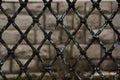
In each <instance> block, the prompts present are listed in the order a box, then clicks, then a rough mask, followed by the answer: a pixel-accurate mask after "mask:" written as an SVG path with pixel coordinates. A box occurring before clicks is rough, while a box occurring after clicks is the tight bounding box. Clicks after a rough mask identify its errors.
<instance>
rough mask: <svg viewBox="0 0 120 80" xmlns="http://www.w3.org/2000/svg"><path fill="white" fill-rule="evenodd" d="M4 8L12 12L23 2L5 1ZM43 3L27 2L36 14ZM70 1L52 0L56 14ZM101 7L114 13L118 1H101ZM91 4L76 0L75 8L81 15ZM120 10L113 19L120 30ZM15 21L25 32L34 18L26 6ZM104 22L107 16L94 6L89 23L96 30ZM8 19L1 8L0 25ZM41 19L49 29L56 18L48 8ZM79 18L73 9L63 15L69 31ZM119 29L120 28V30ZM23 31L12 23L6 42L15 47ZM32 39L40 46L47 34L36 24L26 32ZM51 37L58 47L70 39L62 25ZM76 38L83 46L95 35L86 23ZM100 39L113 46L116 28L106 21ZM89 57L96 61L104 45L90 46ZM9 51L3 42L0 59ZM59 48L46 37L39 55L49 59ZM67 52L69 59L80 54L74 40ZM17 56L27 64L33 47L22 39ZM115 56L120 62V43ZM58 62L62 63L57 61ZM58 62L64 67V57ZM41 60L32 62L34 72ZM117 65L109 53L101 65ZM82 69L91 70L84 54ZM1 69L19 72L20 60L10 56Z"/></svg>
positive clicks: (112, 68) (105, 68)
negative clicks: (18, 29)
mask: <svg viewBox="0 0 120 80" xmlns="http://www.w3.org/2000/svg"><path fill="white" fill-rule="evenodd" d="M2 5H3V7H4V9H5V10H6V11H7V12H8V13H9V14H11V15H12V14H13V13H14V12H15V11H16V10H17V9H18V7H19V6H20V4H19V3H14V2H11V3H7V2H5V3H2ZM43 5H44V4H43V3H41V2H40V3H34V2H33V3H28V5H27V6H28V7H29V9H30V10H31V11H32V12H33V13H34V15H37V14H39V12H40V11H41V10H42V8H43ZM67 6H68V5H67V3H65V2H53V3H52V8H53V10H54V11H55V12H56V14H57V15H58V16H59V15H61V14H62V13H63V12H64V11H65V10H66V9H67ZM100 6H101V9H102V11H103V12H104V14H105V15H107V16H110V15H111V13H112V12H113V11H114V10H115V9H116V7H117V3H116V2H110V1H107V2H104V1H103V2H101V4H100ZM91 7H92V4H91V2H77V3H76V8H77V9H78V10H79V11H80V13H81V15H82V16H84V15H85V14H86V13H87V12H88V11H89V10H90V8H91ZM119 21H120V14H119V13H118V14H117V15H116V17H115V18H114V20H113V24H114V26H115V28H117V29H118V30H119V29H120V22H119ZM15 22H16V23H17V24H18V26H19V28H20V29H21V30H22V31H23V32H24V31H25V30H26V29H27V28H28V26H29V25H30V24H31V22H32V18H31V17H30V16H29V15H28V13H27V12H26V10H25V9H24V10H22V12H21V13H20V14H19V15H18V16H17V18H16V19H15ZM104 22H105V20H104V18H103V17H102V16H101V15H100V14H99V12H98V11H97V10H95V11H94V12H93V13H92V14H91V15H90V16H89V18H88V20H87V23H88V24H89V25H90V26H91V27H92V29H94V31H97V30H98V29H99V27H100V26H101V25H102V24H103V23H104ZM6 23H7V18H6V16H4V15H3V13H2V12H1V11H0V29H1V28H3V26H4V25H5V24H6ZM40 23H41V24H42V26H43V27H44V28H45V30H46V31H50V30H51V29H52V28H53V27H52V26H54V24H55V23H56V20H55V18H54V17H53V16H52V15H51V13H50V12H49V10H46V12H45V13H44V15H43V16H42V17H41V18H40ZM79 23H80V20H79V18H78V17H77V16H76V15H75V14H74V13H73V12H72V11H71V12H69V14H68V15H67V16H66V17H65V19H64V24H65V25H66V26H67V28H68V29H69V31H70V32H71V33H72V32H73V31H74V30H75V29H76V28H77V26H78V25H79ZM119 31H120V30H119ZM20 37H21V36H20V34H19V33H18V31H17V30H16V29H15V28H14V27H13V26H12V25H11V26H10V27H9V28H8V29H7V30H6V31H5V32H4V33H3V35H2V38H3V39H4V40H5V42H6V43H7V44H8V45H9V47H12V46H13V45H14V44H15V43H16V42H17V41H18V40H19V39H20ZM27 37H28V39H29V41H30V42H31V43H32V44H33V45H34V46H35V47H36V46H38V45H39V44H40V43H41V41H42V39H43V38H44V35H43V33H42V31H41V30H39V29H38V28H37V26H35V27H34V28H33V29H32V30H31V31H30V32H29V33H28V35H27ZM51 37H52V39H53V40H54V42H55V43H56V44H57V46H58V47H61V46H62V45H64V43H65V42H66V40H67V38H68V37H67V35H66V33H65V32H64V30H62V28H60V27H59V28H57V30H56V31H54V33H53V34H52V36H51ZM75 37H76V40H77V41H78V42H79V44H80V45H81V46H82V47H83V48H84V47H85V46H86V45H87V44H88V43H89V41H90V40H91V39H92V36H91V35H90V33H89V32H88V31H87V30H86V28H85V27H84V25H83V26H82V27H81V29H80V30H79V32H78V33H77V35H76V36H75ZM100 39H101V40H102V41H103V42H104V43H105V44H106V46H108V47H109V46H111V45H112V43H113V42H114V40H115V39H116V34H115V33H114V32H113V30H112V29H111V28H110V27H109V25H107V28H106V29H105V30H104V31H103V32H102V33H101V34H100ZM87 52H88V54H87V55H88V56H89V58H90V59H91V60H92V62H93V63H97V62H98V61H99V60H100V58H101V57H102V56H103V55H104V53H103V51H102V48H101V47H100V45H98V44H97V43H96V42H95V43H94V44H93V45H92V46H91V47H90V48H89V49H88V50H87ZM6 54H7V51H6V49H5V48H4V46H3V45H1V44H0V59H2V57H3V56H5V55H6ZM55 54H56V52H55V50H54V48H53V47H52V46H51V45H50V44H49V41H46V43H45V44H44V46H43V47H42V49H41V50H40V55H41V56H42V57H43V58H44V59H45V60H46V61H49V60H50V59H52V58H53V57H54V56H55ZM64 54H65V56H66V58H67V59H71V60H74V58H77V57H79V51H78V50H77V48H76V46H74V45H73V43H72V42H71V43H70V44H69V45H68V46H67V48H66V49H65V51H64ZM15 55H16V57H17V58H19V60H20V61H21V62H22V63H23V64H24V63H25V62H26V61H27V60H28V58H29V57H30V56H31V55H32V50H31V48H30V47H29V46H28V45H27V44H26V43H25V42H24V41H23V42H22V44H20V45H19V46H18V48H17V50H16V53H15ZM113 57H115V59H117V61H118V63H119V62H120V46H118V47H117V48H116V49H115V50H114V51H113ZM58 62H59V65H58V64H57V63H58ZM58 62H56V64H55V65H56V66H55V67H56V68H58V70H59V71H61V70H63V69H64V68H63V66H62V64H63V63H62V61H59V60H58ZM40 67H41V66H40V63H39V62H38V59H37V58H36V57H35V58H34V59H33V60H32V62H31V63H30V65H29V68H30V71H31V72H39V70H38V69H40ZM116 68H117V65H115V64H114V63H113V61H112V60H110V58H109V57H108V58H107V59H106V60H105V61H104V62H103V63H102V64H101V66H100V69H101V70H103V71H115V70H116ZM79 69H82V70H83V71H91V67H90V66H89V64H88V62H87V61H86V60H85V59H84V57H83V58H82V59H81V61H80V63H79V65H78V70H79ZM2 70H3V71H5V72H6V73H16V72H17V71H19V66H18V65H17V63H16V62H15V61H14V60H13V59H12V58H9V59H8V60H7V61H6V62H5V63H4V65H3V67H2Z"/></svg>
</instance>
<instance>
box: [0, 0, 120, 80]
mask: <svg viewBox="0 0 120 80" xmlns="http://www.w3.org/2000/svg"><path fill="white" fill-rule="evenodd" d="M101 1H102V0H91V2H92V5H93V6H92V8H91V10H90V11H89V12H88V13H87V14H86V15H85V17H82V16H81V13H80V12H79V10H77V8H76V7H75V4H76V2H77V0H73V1H70V0H66V1H65V2H67V4H68V8H67V10H66V11H65V12H64V13H63V14H62V15H61V16H60V17H58V16H57V15H56V14H55V12H54V11H53V9H52V7H51V5H52V4H51V3H52V2H53V0H43V4H44V7H43V9H42V11H41V12H40V13H39V14H38V15H37V16H34V15H33V14H32V12H31V11H30V9H29V7H28V6H27V3H28V2H29V1H28V0H24V1H22V0H19V3H20V7H19V8H18V9H17V11H15V13H14V14H13V16H10V15H9V14H8V13H7V12H6V11H5V9H4V8H3V7H2V3H3V2H2V0H0V10H1V11H2V12H3V14H4V15H5V16H6V17H7V19H8V22H7V24H6V25H5V26H4V27H3V28H2V29H1V31H0V43H1V44H2V45H3V46H4V47H5V48H6V49H7V52H8V53H7V55H6V56H5V57H4V58H3V59H2V60H0V75H1V77H2V78H3V80H8V79H7V77H6V75H5V73H4V71H2V68H1V67H2V66H3V64H4V63H5V61H6V60H7V59H8V58H9V57H10V56H11V57H12V58H13V59H14V60H15V61H16V62H17V64H18V65H19V67H20V71H19V72H18V75H17V77H15V79H14V80H18V79H19V77H20V76H21V75H22V73H25V75H26V77H27V79H28V80H32V78H31V75H30V73H29V70H28V65H29V64H30V62H31V61H32V59H33V58H34V57H35V56H37V58H38V59H39V63H41V65H42V67H41V68H42V69H43V71H42V72H41V74H42V75H41V76H40V77H39V79H38V80H42V79H43V77H44V75H45V73H49V74H50V76H51V79H52V80H57V78H56V76H55V74H54V73H55V71H54V69H53V64H54V63H55V62H56V60H57V58H58V57H60V58H61V60H62V61H63V63H64V65H65V66H66V67H67V68H68V73H67V74H66V75H65V76H64V78H63V80H71V79H72V77H73V76H76V78H77V80H82V78H81V76H80V75H79V73H78V72H77V71H76V70H75V68H76V64H77V62H78V60H77V59H76V61H75V63H74V64H73V65H71V64H70V63H69V62H68V61H67V59H66V58H65V56H64V54H63V52H64V50H65V48H66V46H67V45H69V44H70V42H71V41H72V42H73V43H74V45H75V46H76V47H77V49H78V50H79V52H80V53H79V55H80V56H84V57H85V59H86V60H87V61H88V63H89V64H90V66H91V67H92V72H91V74H90V75H89V77H88V80H93V76H94V74H95V73H98V74H99V76H100V77H101V80H106V78H105V76H104V75H103V73H102V71H101V70H100V65H101V63H102V62H103V61H104V60H105V59H106V57H107V56H109V57H110V58H111V60H112V61H113V62H114V63H116V64H117V65H118V71H117V72H116V75H115V77H114V79H113V80H119V79H118V75H119V74H120V65H119V64H118V63H117V62H116V60H115V59H114V57H113V56H112V51H113V50H114V49H115V48H116V47H117V46H118V45H119V42H120V33H119V32H118V30H117V29H116V28H115V27H114V25H113V23H112V20H113V18H114V17H115V16H116V14H117V13H118V11H119V10H120V1H119V0H116V2H117V3H118V8H117V9H116V10H115V11H114V12H113V13H112V14H111V16H110V17H107V16H106V15H105V14H104V12H102V10H101V8H100V6H99V5H100V3H101ZM23 9H25V10H26V11H27V13H28V14H29V16H30V17H31V18H32V20H33V21H32V23H31V25H30V26H29V27H28V28H27V30H26V31H25V32H22V31H21V29H20V28H19V26H18V25H17V24H16V22H15V19H16V17H17V15H18V14H19V13H20V12H21V11H22V10H23ZM46 9H49V11H50V12H51V15H53V16H54V18H55V19H56V24H55V26H54V27H53V29H52V30H51V31H49V32H46V31H45V29H44V28H43V27H42V26H41V23H40V22H39V18H40V17H41V16H42V15H43V14H44V12H45V10H46ZM71 9H72V10H73V11H74V13H75V14H76V15H77V17H78V18H79V19H80V22H81V23H80V24H79V26H78V27H77V29H76V30H75V31H74V32H73V33H70V32H69V30H68V29H67V28H66V26H65V25H64V23H63V20H64V18H65V16H66V15H67V14H68V13H69V11H70V10H71ZM95 9H97V10H98V11H99V13H100V14H101V15H102V16H103V18H104V19H105V22H104V24H103V25H102V26H101V27H100V28H99V30H98V31H97V32H94V31H93V29H92V28H91V27H90V26H89V25H88V23H87V19H88V17H89V16H90V15H91V13H92V12H93V11H94V10H95ZM11 24H12V25H13V27H14V28H15V29H16V30H17V31H18V32H19V34H20V35H21V38H20V40H19V41H18V42H17V43H16V44H15V45H14V46H13V47H12V48H9V46H8V45H7V43H6V42H5V41H4V40H3V38H2V34H3V32H4V31H6V30H7V29H8V28H9V26H10V25H11ZM35 24H37V27H38V28H39V29H40V30H41V31H42V32H43V33H44V39H43V40H42V41H41V44H40V45H39V46H38V47H37V48H35V47H34V46H33V45H32V44H31V42H30V41H29V39H28V38H27V34H28V33H29V32H30V30H31V29H32V28H33V27H34V25H35ZM58 25H61V28H62V29H63V30H64V31H65V32H66V34H67V36H68V39H67V42H65V44H64V46H63V47H62V48H58V47H57V45H56V44H55V43H54V41H53V40H52V38H51V35H52V34H53V31H55V30H56V28H57V27H58ZM82 25H85V27H86V28H87V30H88V31H89V32H90V34H91V35H92V37H93V38H92V40H91V42H89V44H88V45H87V47H86V48H85V49H83V48H82V47H81V46H80V45H79V43H78V41H77V40H76V39H75V35H76V34H77V32H78V31H79V30H80V28H81V26H82ZM107 25H110V27H111V29H113V31H114V32H115V33H116V34H117V36H118V38H117V39H116V40H115V41H114V43H113V44H112V46H111V47H110V48H108V47H107V46H105V44H104V42H102V40H100V38H99V35H100V34H101V33H102V31H103V30H104V29H105V28H106V27H107ZM23 40H24V41H25V42H26V43H27V45H28V46H30V48H31V49H32V51H33V52H32V56H31V57H30V58H29V59H28V61H27V62H26V63H25V64H24V65H23V64H22V62H21V61H20V60H19V59H18V58H17V57H16V56H15V55H14V54H15V50H16V49H17V47H18V46H19V45H20V44H21V42H22V41H23ZM46 40H48V41H49V42H50V44H51V45H52V46H53V47H54V49H55V50H56V52H57V53H56V56H55V57H54V58H53V59H52V60H51V61H50V62H49V63H48V64H47V63H46V62H45V60H43V59H42V57H41V56H40V55H39V51H40V49H41V47H42V46H43V45H44V43H45V42H46ZM95 41H97V43H98V44H99V45H100V46H101V47H102V49H103V50H104V56H103V57H102V58H101V59H100V61H99V62H98V64H97V65H95V64H94V63H92V61H91V60H90V58H89V56H87V52H86V50H87V49H88V48H89V47H90V46H91V45H92V44H93V43H94V42H95Z"/></svg>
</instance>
